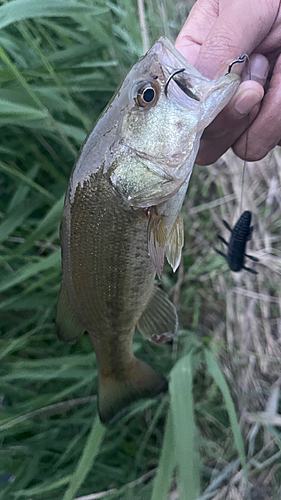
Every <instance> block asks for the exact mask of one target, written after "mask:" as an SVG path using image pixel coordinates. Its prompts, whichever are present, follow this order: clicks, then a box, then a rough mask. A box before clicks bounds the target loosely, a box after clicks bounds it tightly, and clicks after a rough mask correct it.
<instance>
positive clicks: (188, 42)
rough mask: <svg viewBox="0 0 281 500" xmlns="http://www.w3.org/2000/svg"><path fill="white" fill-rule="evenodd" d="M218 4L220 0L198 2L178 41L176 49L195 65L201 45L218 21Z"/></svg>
mask: <svg viewBox="0 0 281 500" xmlns="http://www.w3.org/2000/svg"><path fill="white" fill-rule="evenodd" d="M218 4H219V0H209V1H208V2H206V0H197V2H196V4H195V5H194V6H193V8H192V9H191V11H190V14H189V16H188V18H187V20H186V22H185V24H184V26H183V28H182V29H181V31H180V33H179V35H178V37H177V39H176V43H175V47H176V48H177V49H178V50H179V52H181V53H182V54H183V55H184V57H186V59H187V60H188V61H189V62H190V63H191V64H194V63H195V61H196V59H197V56H198V53H199V50H200V48H201V45H202V44H203V43H204V40H205V38H206V37H207V35H208V33H209V31H210V28H211V26H212V25H213V24H214V23H215V21H216V19H217V16H218V12H219V7H218Z"/></svg>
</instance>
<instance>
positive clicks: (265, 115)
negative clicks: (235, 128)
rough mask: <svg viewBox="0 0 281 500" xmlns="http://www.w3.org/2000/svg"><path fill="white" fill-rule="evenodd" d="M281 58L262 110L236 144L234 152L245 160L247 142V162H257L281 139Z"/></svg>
mask: <svg viewBox="0 0 281 500" xmlns="http://www.w3.org/2000/svg"><path fill="white" fill-rule="evenodd" d="M280 109H281V56H279V57H278V59H277V61H276V65H275V68H274V71H273V75H272V78H271V80H270V84H269V88H268V91H267V93H266V94H265V97H264V99H263V102H262V106H261V110H260V112H259V114H258V116H257V117H256V119H255V120H254V122H253V123H252V124H251V126H250V127H249V131H248V132H246V133H244V134H243V135H242V136H241V137H240V138H239V139H238V140H237V141H236V143H235V144H234V146H233V150H234V152H235V153H236V154H237V155H238V156H239V157H240V158H243V159H244V156H245V143H246V141H247V158H246V159H247V160H249V161H257V160H261V159H262V158H264V156H266V155H267V153H268V152H269V151H270V150H271V149H272V148H274V146H276V144H278V142H279V141H280V139H281V113H280Z"/></svg>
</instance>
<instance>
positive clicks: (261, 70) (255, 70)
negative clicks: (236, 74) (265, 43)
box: [241, 54, 269, 87]
mask: <svg viewBox="0 0 281 500" xmlns="http://www.w3.org/2000/svg"><path fill="white" fill-rule="evenodd" d="M268 72H269V61H268V59H267V57H265V56H263V55H262V54H252V55H251V57H250V59H249V62H248V64H245V65H244V68H243V70H242V73H241V79H242V81H245V80H254V81H255V82H258V83H260V84H261V85H262V86H263V87H264V86H265V83H266V79H267V76H268Z"/></svg>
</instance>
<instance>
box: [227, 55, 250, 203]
mask: <svg viewBox="0 0 281 500" xmlns="http://www.w3.org/2000/svg"><path fill="white" fill-rule="evenodd" d="M245 61H247V69H248V73H249V80H252V74H251V67H250V59H249V56H248V54H243V56H239V57H238V58H237V59H235V61H232V63H230V65H229V66H228V71H227V72H226V73H225V75H229V73H230V72H231V70H232V67H233V65H234V64H236V63H243V62H245ZM249 126H250V114H249V115H248V127H247V132H246V143H245V159H244V165H243V172H242V187H241V198H240V212H242V202H243V192H244V179H245V169H246V158H247V152H248V139H249Z"/></svg>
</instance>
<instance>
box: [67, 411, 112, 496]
mask: <svg viewBox="0 0 281 500" xmlns="http://www.w3.org/2000/svg"><path fill="white" fill-rule="evenodd" d="M105 432H106V428H105V427H104V426H103V425H102V424H101V422H100V419H99V417H96V419H95V421H94V423H93V426H92V429H91V432H90V434H89V437H88V439H87V443H86V445H85V448H84V450H83V454H82V456H81V458H80V460H79V463H78V465H77V468H76V470H75V472H74V474H73V476H72V478H71V481H70V484H69V487H68V489H67V490H66V492H65V494H64V496H63V499H62V500H72V499H73V498H74V496H75V495H76V493H77V491H78V490H79V488H80V486H82V484H83V482H84V480H85V478H86V476H87V475H88V474H89V472H90V470H91V468H92V466H93V464H94V461H95V458H96V456H97V454H98V452H99V449H100V445H101V443H102V440H103V438H104V435H105Z"/></svg>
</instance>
